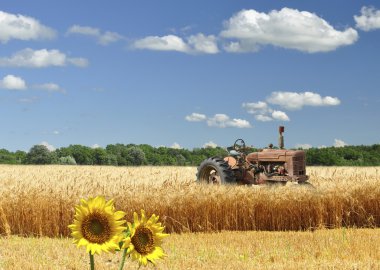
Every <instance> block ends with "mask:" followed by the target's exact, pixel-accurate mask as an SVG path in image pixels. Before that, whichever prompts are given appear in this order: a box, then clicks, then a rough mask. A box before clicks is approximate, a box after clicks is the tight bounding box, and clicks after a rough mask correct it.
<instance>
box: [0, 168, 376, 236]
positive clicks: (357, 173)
mask: <svg viewBox="0 0 380 270" xmlns="http://www.w3.org/2000/svg"><path fill="white" fill-rule="evenodd" d="M308 172H309V175H310V176H311V179H310V182H311V183H313V185H315V186H316V189H307V188H300V187H296V186H292V185H290V186H285V187H280V188H266V187H264V188H260V187H247V186H206V185H198V184H196V183H195V173H196V168H194V167H92V166H9V165H2V166H0V234H2V235H10V234H14V235H23V236H24V235H27V236H50V237H57V236H67V235H69V229H68V228H67V225H68V224H70V222H71V221H72V218H73V206H74V205H75V204H77V203H78V201H79V199H80V198H86V197H88V196H96V195H105V196H106V197H107V198H114V199H115V202H116V207H117V208H118V209H120V210H124V211H125V212H127V219H131V218H132V213H133V212H134V211H139V210H140V209H145V210H146V211H147V214H151V213H155V214H158V215H160V216H161V219H162V221H163V223H164V224H165V226H166V231H167V232H169V233H171V232H178V233H183V232H207V231H222V230H240V231H246V230H308V229H316V228H339V227H379V226H380V199H379V198H380V169H379V168H378V167H372V168H369V167H364V168H349V167H339V168H338V167H312V168H308Z"/></svg>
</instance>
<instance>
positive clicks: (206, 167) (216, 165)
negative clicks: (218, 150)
mask: <svg viewBox="0 0 380 270" xmlns="http://www.w3.org/2000/svg"><path fill="white" fill-rule="evenodd" d="M197 180H198V182H199V183H202V184H211V185H223V184H235V183H236V178H235V174H234V172H233V171H232V170H231V168H230V166H229V165H228V163H227V161H225V160H223V159H222V158H219V157H212V158H208V159H205V160H204V161H202V163H201V164H200V165H199V167H198V173H197Z"/></svg>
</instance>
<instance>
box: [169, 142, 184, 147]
mask: <svg viewBox="0 0 380 270" xmlns="http://www.w3.org/2000/svg"><path fill="white" fill-rule="evenodd" d="M170 148H173V149H182V146H180V145H179V144H178V143H176V142H175V143H173V144H172V145H171V146H170Z"/></svg>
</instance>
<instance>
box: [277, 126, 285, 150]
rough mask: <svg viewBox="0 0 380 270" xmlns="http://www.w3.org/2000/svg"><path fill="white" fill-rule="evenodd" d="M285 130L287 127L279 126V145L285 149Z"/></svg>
mask: <svg viewBox="0 0 380 270" xmlns="http://www.w3.org/2000/svg"><path fill="white" fill-rule="evenodd" d="M284 131H285V127H284V126H279V127H278V133H279V136H278V147H279V148H280V149H284V136H282V133H283V132H284Z"/></svg>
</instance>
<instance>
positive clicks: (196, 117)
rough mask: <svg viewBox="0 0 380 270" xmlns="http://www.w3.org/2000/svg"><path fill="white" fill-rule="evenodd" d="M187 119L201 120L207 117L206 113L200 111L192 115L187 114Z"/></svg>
mask: <svg viewBox="0 0 380 270" xmlns="http://www.w3.org/2000/svg"><path fill="white" fill-rule="evenodd" d="M185 119H186V120H187V121H189V122H200V121H204V120H206V119H207V117H206V115H204V114H200V113H192V114H190V115H187V116H186V117H185Z"/></svg>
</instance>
